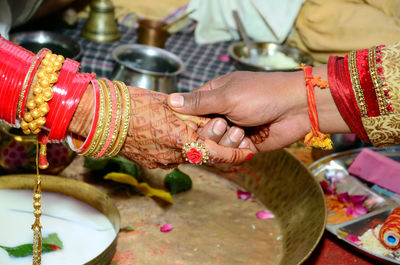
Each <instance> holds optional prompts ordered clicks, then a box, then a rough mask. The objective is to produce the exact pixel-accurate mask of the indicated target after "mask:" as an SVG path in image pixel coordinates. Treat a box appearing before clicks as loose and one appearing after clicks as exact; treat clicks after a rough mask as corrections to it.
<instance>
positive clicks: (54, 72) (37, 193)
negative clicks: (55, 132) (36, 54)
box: [21, 52, 64, 265]
mask: <svg viewBox="0 0 400 265" xmlns="http://www.w3.org/2000/svg"><path fill="white" fill-rule="evenodd" d="M63 63H64V57H63V56H61V55H55V54H52V53H51V52H48V53H46V55H45V56H44V58H43V60H42V61H41V62H40V66H39V70H38V72H37V74H36V84H35V86H34V87H33V95H34V97H33V99H30V100H28V101H27V103H26V107H27V108H28V110H29V111H28V112H25V114H24V117H23V121H21V128H22V131H23V132H24V133H25V134H31V133H32V134H38V133H39V132H40V131H41V127H42V126H44V125H45V124H46V118H45V117H46V114H47V113H48V112H49V105H48V104H47V102H48V101H49V100H51V99H52V98H53V90H52V87H53V85H54V84H55V83H56V82H57V80H58V72H59V70H60V69H61V67H62V65H63ZM39 154H41V155H45V154H46V148H45V145H41V149H40V152H39V142H38V141H37V142H36V178H35V186H34V193H33V200H34V201H33V208H34V211H33V215H34V216H35V221H34V223H33V224H32V227H31V228H32V230H33V246H32V248H33V253H32V262H33V265H40V264H41V262H42V225H41V223H40V217H41V215H42V210H41V202H40V199H41V197H42V194H41V190H42V188H41V186H42V183H41V178H40V174H39ZM46 167H47V165H46Z"/></svg>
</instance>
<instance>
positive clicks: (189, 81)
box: [62, 20, 235, 92]
mask: <svg viewBox="0 0 400 265" xmlns="http://www.w3.org/2000/svg"><path fill="white" fill-rule="evenodd" d="M84 23H85V20H81V21H79V23H78V26H77V27H76V28H73V29H65V30H63V31H62V33H63V34H66V35H68V36H70V37H72V38H74V39H75V40H77V41H78V42H79V43H80V44H81V48H82V50H83V56H82V58H81V60H80V63H81V65H82V71H83V72H94V73H96V74H97V76H98V77H110V75H111V73H112V71H113V68H114V66H115V61H114V59H113V57H112V54H111V52H112V50H113V49H115V48H116V47H117V46H118V45H121V44H127V43H136V29H135V28H127V27H125V26H122V25H120V26H119V30H120V33H121V39H120V40H119V41H118V42H114V43H94V42H90V41H87V40H85V39H83V38H82V37H81V36H80V33H81V29H82V27H83V25H84ZM229 44H230V42H220V43H215V44H207V45H198V44H196V43H195V41H194V35H193V33H177V34H173V35H171V36H170V37H169V38H168V40H167V43H166V47H165V49H166V50H168V51H170V52H172V53H174V54H176V55H178V56H179V57H180V58H181V59H182V61H183V62H184V64H185V71H184V72H183V73H182V74H181V75H180V76H179V79H178V87H177V90H178V91H180V92H184V91H190V90H193V89H195V88H197V87H199V86H200V85H202V84H204V83H205V82H206V81H208V80H210V79H212V78H214V77H216V76H219V75H223V74H226V73H230V72H233V71H234V70H235V68H234V66H233V65H232V64H231V63H230V62H223V61H221V60H220V56H221V55H226V54H227V53H228V46H229Z"/></svg>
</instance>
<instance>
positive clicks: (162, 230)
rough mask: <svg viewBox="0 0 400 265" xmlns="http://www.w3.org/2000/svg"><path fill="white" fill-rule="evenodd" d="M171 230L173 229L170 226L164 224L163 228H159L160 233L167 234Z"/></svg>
mask: <svg viewBox="0 0 400 265" xmlns="http://www.w3.org/2000/svg"><path fill="white" fill-rule="evenodd" d="M172 229H174V227H173V226H172V225H171V224H165V225H163V226H161V227H160V231H161V232H164V233H165V232H169V231H171V230H172Z"/></svg>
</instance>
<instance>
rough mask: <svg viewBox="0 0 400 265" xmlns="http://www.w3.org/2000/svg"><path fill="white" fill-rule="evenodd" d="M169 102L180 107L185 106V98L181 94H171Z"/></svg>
mask: <svg viewBox="0 0 400 265" xmlns="http://www.w3.org/2000/svg"><path fill="white" fill-rule="evenodd" d="M169 102H170V104H171V106H173V107H176V108H180V107H183V103H184V98H183V96H181V95H180V94H171V95H170V96H169Z"/></svg>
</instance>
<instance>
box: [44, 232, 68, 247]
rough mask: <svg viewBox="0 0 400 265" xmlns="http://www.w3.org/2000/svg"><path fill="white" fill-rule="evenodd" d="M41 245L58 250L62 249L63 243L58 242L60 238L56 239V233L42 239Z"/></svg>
mask: <svg viewBox="0 0 400 265" xmlns="http://www.w3.org/2000/svg"><path fill="white" fill-rule="evenodd" d="M42 243H43V245H44V244H46V245H55V246H57V247H59V248H63V247H64V245H63V242H62V241H61V240H60V238H59V237H58V235H57V233H52V234H49V235H48V236H47V237H45V238H43V239H42Z"/></svg>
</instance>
